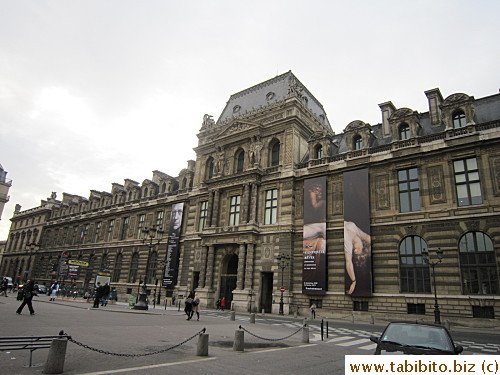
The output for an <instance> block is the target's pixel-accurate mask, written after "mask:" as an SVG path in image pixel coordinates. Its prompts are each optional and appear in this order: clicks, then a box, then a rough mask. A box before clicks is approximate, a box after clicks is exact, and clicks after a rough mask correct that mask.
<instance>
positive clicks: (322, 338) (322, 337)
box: [321, 319, 324, 341]
mask: <svg viewBox="0 0 500 375" xmlns="http://www.w3.org/2000/svg"><path fill="white" fill-rule="evenodd" d="M323 325H324V324H323V319H321V341H323V340H324V334H323Z"/></svg>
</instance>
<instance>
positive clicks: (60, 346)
mask: <svg viewBox="0 0 500 375" xmlns="http://www.w3.org/2000/svg"><path fill="white" fill-rule="evenodd" d="M59 335H61V338H57V339H54V340H52V344H51V345H50V349H49V355H48V356H47V361H46V362H45V366H44V368H43V373H44V374H62V373H63V371H64V360H65V358H66V348H67V346H68V339H67V338H65V337H63V335H64V331H61V332H59Z"/></svg>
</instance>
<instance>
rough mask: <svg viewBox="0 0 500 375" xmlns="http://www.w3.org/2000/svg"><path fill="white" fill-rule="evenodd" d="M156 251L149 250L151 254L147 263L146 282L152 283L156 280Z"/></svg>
mask: <svg viewBox="0 0 500 375" xmlns="http://www.w3.org/2000/svg"><path fill="white" fill-rule="evenodd" d="M157 263H158V253H157V252H156V251H153V252H151V256H150V257H149V264H148V274H147V279H146V280H147V281H146V283H148V284H154V282H155V280H156V267H157V266H158V264H157Z"/></svg>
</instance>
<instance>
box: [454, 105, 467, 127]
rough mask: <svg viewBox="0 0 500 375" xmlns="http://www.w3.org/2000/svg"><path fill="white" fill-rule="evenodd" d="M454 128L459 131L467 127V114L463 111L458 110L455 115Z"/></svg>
mask: <svg viewBox="0 0 500 375" xmlns="http://www.w3.org/2000/svg"><path fill="white" fill-rule="evenodd" d="M452 118H453V128H454V129H458V128H461V127H464V126H465V125H467V120H466V118H465V113H464V111H462V110H458V111H456V112H454V113H453V116H452Z"/></svg>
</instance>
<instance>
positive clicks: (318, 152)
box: [314, 145, 323, 159]
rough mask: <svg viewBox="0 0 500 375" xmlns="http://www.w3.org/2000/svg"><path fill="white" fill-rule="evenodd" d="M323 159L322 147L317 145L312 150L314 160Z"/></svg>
mask: <svg viewBox="0 0 500 375" xmlns="http://www.w3.org/2000/svg"><path fill="white" fill-rule="evenodd" d="M322 157H323V146H321V145H317V146H316V148H315V149H314V158H315V159H321V158H322Z"/></svg>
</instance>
